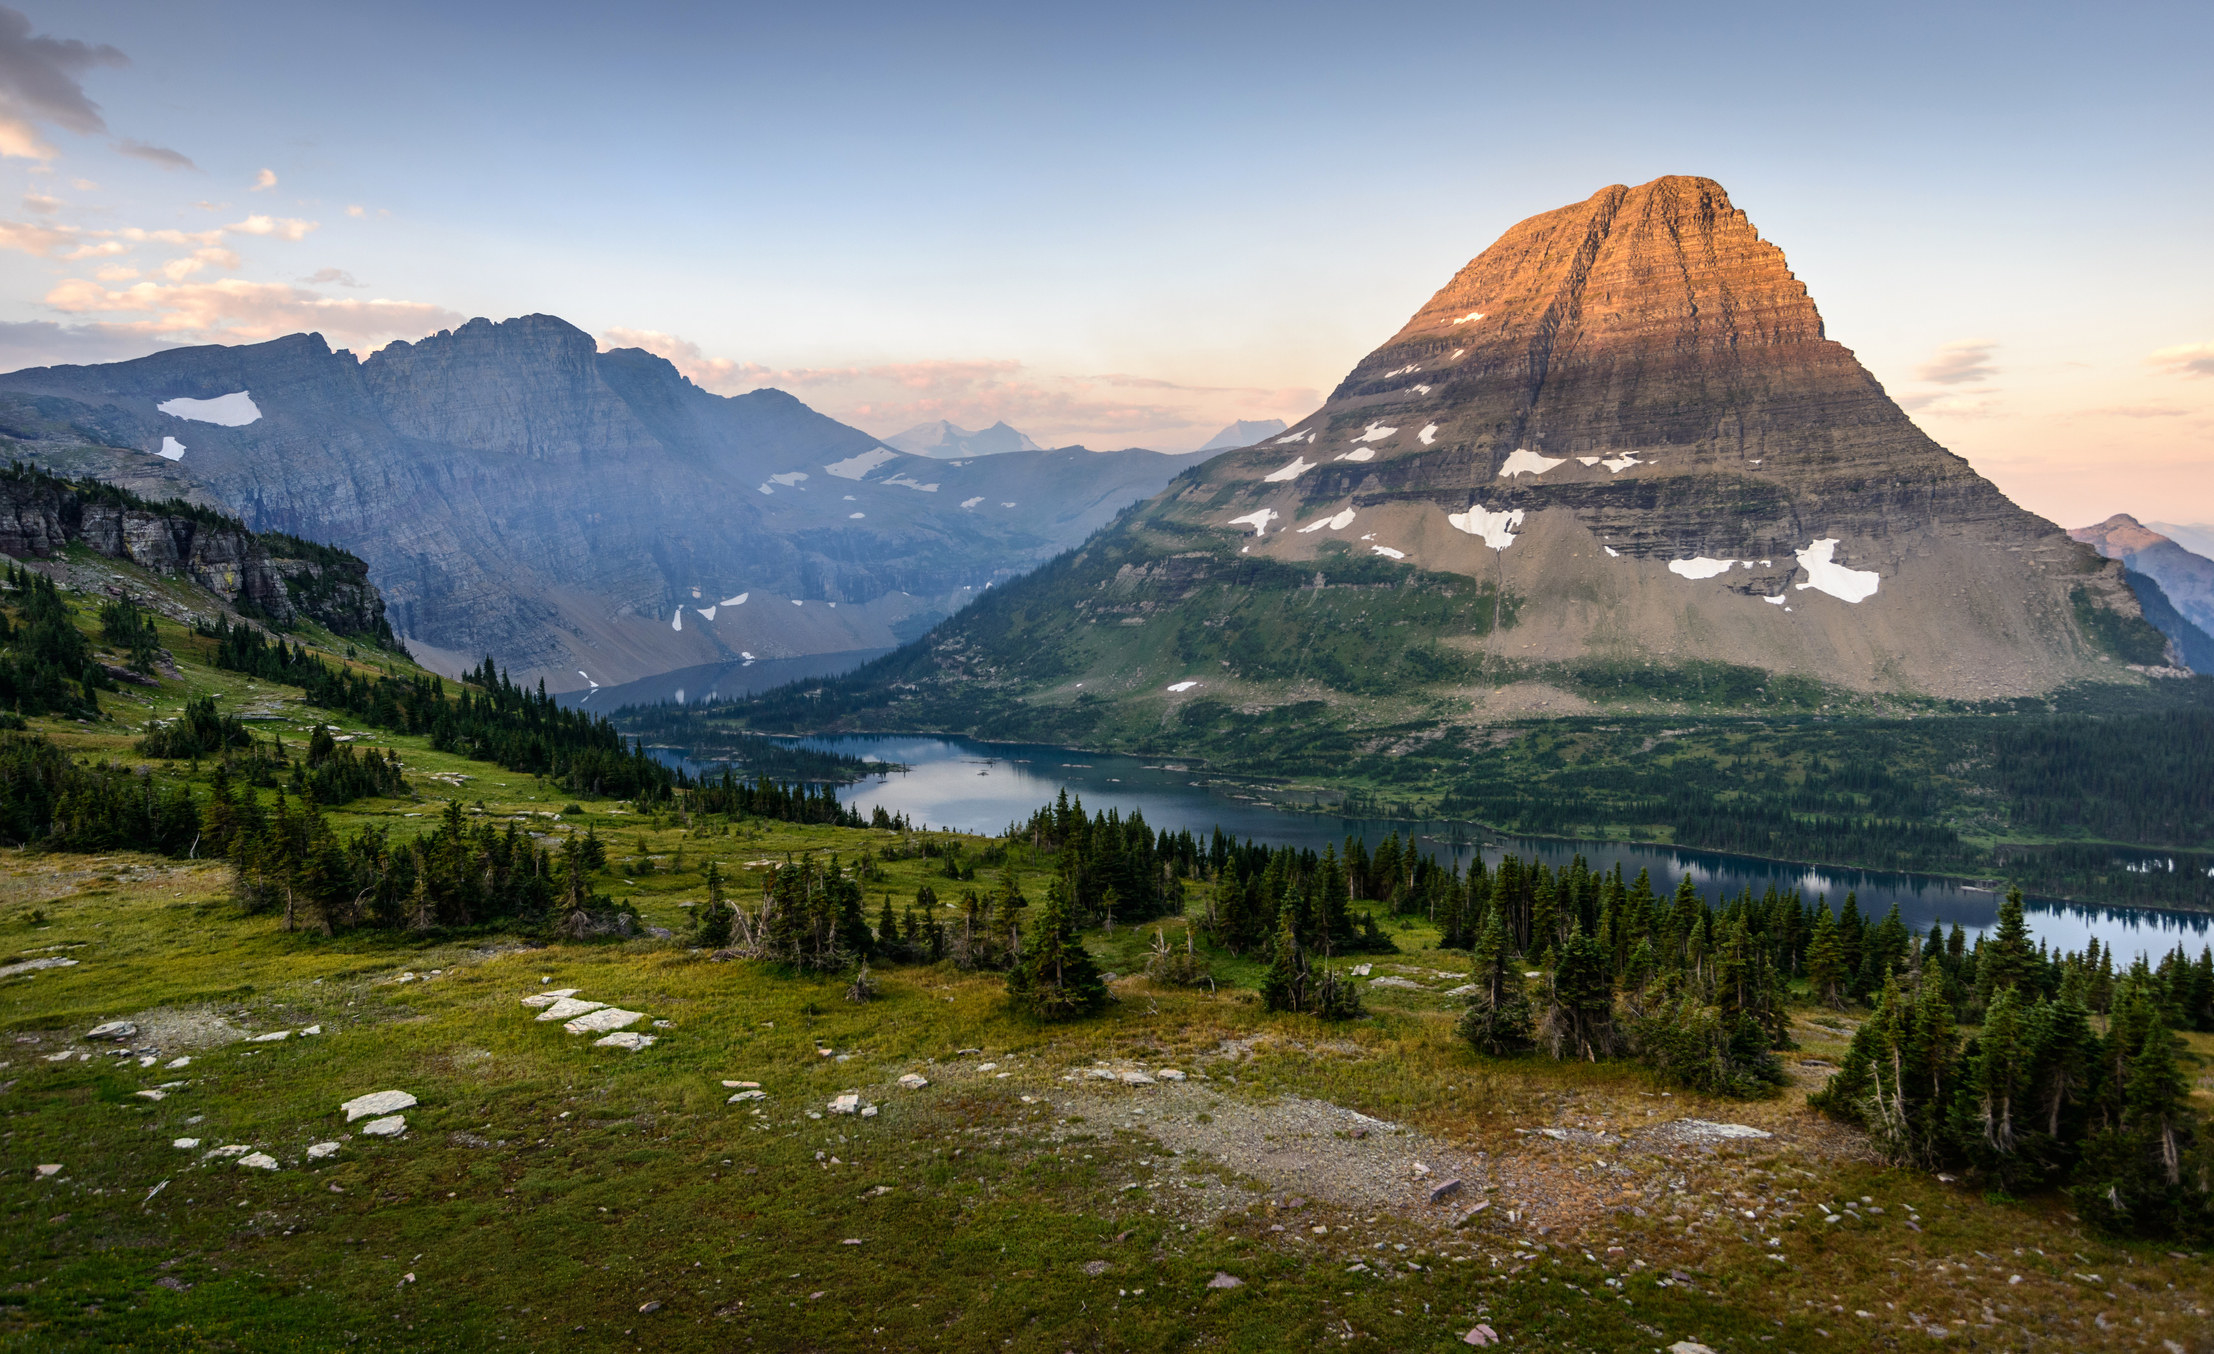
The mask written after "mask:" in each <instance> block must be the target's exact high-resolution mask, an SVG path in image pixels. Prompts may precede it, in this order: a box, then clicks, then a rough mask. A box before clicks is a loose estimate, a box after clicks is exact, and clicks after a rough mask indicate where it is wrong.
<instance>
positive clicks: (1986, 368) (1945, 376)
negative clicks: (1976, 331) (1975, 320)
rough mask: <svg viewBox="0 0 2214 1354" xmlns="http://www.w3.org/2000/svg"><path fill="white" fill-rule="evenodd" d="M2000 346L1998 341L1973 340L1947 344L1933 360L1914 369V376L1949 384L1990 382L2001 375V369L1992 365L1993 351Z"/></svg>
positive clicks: (1917, 378)
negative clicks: (1999, 372)
mask: <svg viewBox="0 0 2214 1354" xmlns="http://www.w3.org/2000/svg"><path fill="white" fill-rule="evenodd" d="M1998 347H1999V345H1998V344H1996V343H1989V342H1984V341H1981V340H1973V339H1968V340H1962V341H1960V342H1958V343H1948V344H1945V345H1944V346H1943V347H1941V348H1939V349H1938V350H1937V352H1936V353H1935V354H1934V355H1932V356H1931V358H1930V360H1929V361H1927V362H1924V363H1923V364H1922V365H1921V366H1919V367H1916V368H1915V369H1914V379H1915V380H1917V381H1929V382H1931V383H1933V384H1936V385H1948V386H1952V385H1968V384H1972V383H1974V382H1977V381H1988V380H1990V379H1991V378H1992V377H1993V376H1995V375H1997V374H1998V368H1996V367H1994V366H1992V365H1991V354H1992V353H1994V352H1996V351H1997V350H1998Z"/></svg>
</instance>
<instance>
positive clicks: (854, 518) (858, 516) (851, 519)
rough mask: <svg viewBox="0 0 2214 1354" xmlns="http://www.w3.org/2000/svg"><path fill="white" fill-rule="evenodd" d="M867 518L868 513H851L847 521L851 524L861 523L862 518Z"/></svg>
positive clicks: (848, 514) (847, 516)
mask: <svg viewBox="0 0 2214 1354" xmlns="http://www.w3.org/2000/svg"><path fill="white" fill-rule="evenodd" d="M867 516H868V514H867V513H865V512H849V513H847V514H846V520H847V521H849V522H858V521H860V520H861V519H862V518H864V517H867Z"/></svg>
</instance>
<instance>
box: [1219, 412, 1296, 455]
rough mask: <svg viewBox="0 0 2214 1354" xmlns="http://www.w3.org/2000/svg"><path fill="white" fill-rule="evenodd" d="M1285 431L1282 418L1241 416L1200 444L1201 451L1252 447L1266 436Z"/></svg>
mask: <svg viewBox="0 0 2214 1354" xmlns="http://www.w3.org/2000/svg"><path fill="white" fill-rule="evenodd" d="M1282 431H1284V420H1282V419H1280V418H1241V419H1239V420H1238V421H1237V422H1235V423H1233V424H1231V425H1230V426H1229V427H1227V428H1224V429H1223V430H1222V431H1221V432H1219V433H1216V434H1215V435H1214V436H1213V437H1210V438H1208V439H1207V440H1206V441H1205V442H1202V443H1200V444H1199V449H1200V450H1201V451H1228V450H1230V449H1231V448H1233V447H1250V446H1252V445H1253V444H1254V443H1255V442H1258V441H1260V440H1261V439H1262V438H1264V437H1274V436H1276V434H1278V433H1280V432H1282Z"/></svg>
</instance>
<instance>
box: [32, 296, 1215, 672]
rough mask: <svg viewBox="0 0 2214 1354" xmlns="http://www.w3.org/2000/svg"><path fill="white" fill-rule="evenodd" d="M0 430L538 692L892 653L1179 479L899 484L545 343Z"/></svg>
mask: <svg viewBox="0 0 2214 1354" xmlns="http://www.w3.org/2000/svg"><path fill="white" fill-rule="evenodd" d="M241 394H243V395H244V396H245V397H246V402H245V403H241V402H239V401H235V400H234V401H233V402H232V403H231V404H229V405H226V406H224V408H225V409H226V410H229V411H230V412H229V413H226V414H224V415H222V416H224V417H230V418H233V419H236V418H238V417H241V416H242V415H243V413H244V412H245V411H246V410H248V409H250V412H251V417H248V418H246V419H245V421H243V422H235V421H234V422H231V423H220V422H210V421H208V419H209V418H210V417H213V416H215V415H214V414H212V413H211V411H210V410H209V408H208V407H207V406H202V405H192V404H179V403H178V401H179V400H180V399H182V400H186V401H206V400H219V399H222V398H223V397H226V396H238V395H241ZM0 425H4V428H0V430H5V431H9V432H13V433H15V434H16V436H17V440H18V441H19V443H21V444H23V445H25V446H27V447H28V448H29V449H30V450H32V451H35V452H36V453H37V455H38V457H39V459H40V460H41V462H42V463H44V464H47V465H49V466H50V467H51V468H56V469H64V470H67V471H69V472H71V473H96V474H98V475H100V476H101V477H103V478H107V479H110V480H113V481H116V482H123V483H134V484H150V483H162V484H164V485H167V484H171V483H175V484H180V485H182V486H187V487H188V489H189V491H190V492H195V493H203V494H205V495H206V496H207V497H208V498H209V499H211V500H212V501H214V502H217V503H220V504H222V505H223V506H224V507H225V508H227V509H229V510H231V511H234V512H236V513H238V514H239V515H240V516H241V517H242V518H244V519H245V521H246V522H247V523H248V524H249V525H250V526H252V527H254V528H256V529H259V530H277V531H283V532H288V533H291V534H294V535H297V536H301V537H305V538H310V539H314V540H326V541H332V542H335V543H337V544H340V545H342V546H345V547H346V548H348V549H351V550H354V551H356V552H358V553H359V554H360V555H361V556H362V557H363V558H365V559H367V560H368V561H369V564H370V568H371V576H372V577H373V578H374V579H375V580H376V582H377V583H378V585H379V586H380V587H381V588H382V589H383V591H384V593H385V596H386V597H387V598H388V599H389V602H390V605H391V608H392V617H393V622H394V624H395V627H396V628H397V629H399V630H400V631H401V632H402V633H403V634H404V635H405V636H406V637H407V638H408V640H409V643H410V647H412V648H414V649H415V650H416V652H417V654H418V656H420V657H423V658H424V659H425V660H426V661H429V662H431V663H433V664H434V665H444V666H446V667H449V668H451V669H454V670H458V669H459V668H461V667H463V666H469V665H473V664H474V663H475V662H476V661H477V660H478V659H479V658H481V657H482V656H483V655H484V654H486V653H490V654H492V655H494V656H495V657H497V658H498V659H499V661H500V662H501V663H502V665H503V666H505V667H507V668H508V670H509V671H511V672H512V673H514V674H515V675H516V676H517V677H518V678H519V679H524V680H537V679H541V678H542V679H544V680H545V681H546V682H547V685H548V686H549V687H550V688H551V689H554V690H567V689H574V688H580V687H583V686H586V685H588V684H591V683H613V682H618V681H624V680H629V679H633V678H637V677H641V676H646V675H649V674H652V673H657V672H664V671H668V670H671V669H675V668H681V667H688V666H695V665H699V664H704V663H714V662H722V661H743V660H744V658H745V657H747V656H749V655H757V656H760V657H785V656H791V655H794V654H801V653H815V652H824V651H828V650H838V649H864V648H874V647H883V646H888V645H890V644H893V643H896V642H898V641H899V640H900V639H903V638H905V637H907V634H908V633H911V631H909V630H908V629H907V627H909V626H911V625H913V624H915V623H917V622H919V621H921V620H924V619H926V618H933V617H936V616H940V615H943V614H946V613H949V612H952V611H954V610H956V609H957V608H958V607H959V606H961V605H962V604H963V603H964V602H965V601H966V600H967V599H968V598H970V597H973V596H974V595H976V594H977V593H978V592H980V591H981V590H983V589H985V588H987V587H989V586H992V585H994V584H995V583H1003V582H1005V581H1006V580H1008V579H1010V578H1012V577H1014V576H1015V575H1016V574H1018V573H1020V572H1021V571H1023V570H1026V569H1029V568H1031V567H1034V566H1035V565H1036V564H1038V563H1039V562H1041V561H1043V560H1045V559H1047V558H1050V557H1051V556H1052V555H1053V554H1055V553H1057V552H1059V551H1061V550H1063V549H1065V548H1067V547H1068V546H1069V545H1071V544H1074V543H1075V542H1076V541H1078V540H1081V539H1082V538H1083V537H1084V536H1085V535H1088V534H1089V533H1090V532H1091V531H1093V530H1095V529H1096V528H1097V527H1098V526H1100V525H1101V524H1103V523H1104V522H1105V521H1106V520H1107V519H1108V518H1109V517H1111V516H1112V515H1113V513H1114V512H1115V511H1117V510H1119V509H1120V508H1122V507H1124V506H1126V505H1128V504H1129V503H1132V502H1135V501H1137V500H1138V499H1141V498H1144V497H1145V496H1146V495H1148V494H1150V493H1152V492H1154V491H1155V490H1157V489H1158V488H1159V487H1160V486H1161V485H1162V484H1164V483H1166V482H1167V480H1168V478H1169V477H1170V475H1172V474H1173V473H1174V472H1175V470H1176V469H1177V468H1178V467H1179V463H1178V462H1177V461H1176V460H1175V459H1174V458H1171V457H1166V456H1160V455H1156V454H1155V453H1151V452H1118V453H1109V454H1101V455H1090V454H1086V453H1066V452H1036V451H1032V452H1020V453H1013V454H1009V455H1002V456H996V457H993V458H991V460H990V461H989V462H988V463H987V464H982V465H980V464H977V463H974V462H969V461H934V460H929V459H926V458H923V457H915V456H908V455H905V454H902V453H899V452H895V451H893V450H891V449H889V448H886V447H884V446H882V445H881V444H880V443H878V442H877V441H876V440H875V439H874V438H872V437H870V436H869V435H868V434H866V433H863V432H861V431H859V430H858V429H855V428H850V427H847V426H846V425H844V424H841V423H838V422H836V421H835V420H833V419H829V418H825V417H824V416H822V415H820V414H817V413H816V412H814V411H813V410H811V409H809V408H807V406H805V405H804V404H802V403H800V402H799V401H798V400H796V399H793V398H792V397H791V396H789V395H786V394H784V393H782V392H780V391H774V390H764V391H756V392H754V393H751V394H748V395H743V396H739V397H737V398H733V399H726V398H723V397H720V396H716V395H711V394H709V393H707V392H706V391H703V390H701V389H699V388H698V387H696V386H694V385H692V384H690V383H689V382H687V381H685V380H684V379H683V378H682V377H681V376H680V375H678V373H677V372H676V370H675V368H673V367H672V366H670V365H669V364H668V363H667V362H666V361H664V360H662V359H661V358H658V357H654V356H652V355H651V354H648V353H644V352H641V351H638V350H635V349H629V350H617V351H614V352H607V353H601V352H598V351H597V350H596V348H595V345H594V343H593V341H592V339H591V337H590V336H589V335H587V334H585V333H583V332H582V331H581V330H578V329H577V328H575V327H574V326H572V325H569V324H567V323H565V322H563V321H561V320H558V319H555V318H553V317H551V316H544V315H532V316H525V317H523V318H521V319H516V320H509V321H506V322H504V323H500V324H494V323H491V322H490V321H486V320H474V321H471V322H470V323H469V324H466V325H463V326H462V327H460V328H458V329H455V330H453V331H451V332H445V333H440V334H438V335H435V336H433V337H431V338H427V339H424V340H422V341H421V342H418V343H412V344H409V343H397V344H393V345H391V346H390V347H387V348H385V349H383V350H381V351H379V352H378V353H376V354H375V355H374V356H372V357H370V358H369V359H368V360H367V361H361V360H358V359H357V358H356V357H355V356H354V355H353V354H351V353H347V352H335V353H334V352H332V351H331V350H330V349H329V348H328V347H327V346H326V345H325V344H324V342H323V340H322V339H321V337H320V336H317V335H312V334H302V335H293V336H291V337H288V338H283V339H278V340H275V341H273V342H270V343H264V344H256V345H251V346H246V347H235V348H229V347H204V348H187V349H178V350H173V351H170V352H164V353H157V354H155V355H153V356H151V357H146V358H141V359H139V360H137V361H134V362H122V363H113V364H109V365H105V366H97V367H53V368H40V369H34V370H29V371H21V372H16V373H13V374H11V375H8V376H5V377H0ZM103 448H105V450H103ZM115 448H122V449H123V450H115ZM172 458H173V459H172Z"/></svg>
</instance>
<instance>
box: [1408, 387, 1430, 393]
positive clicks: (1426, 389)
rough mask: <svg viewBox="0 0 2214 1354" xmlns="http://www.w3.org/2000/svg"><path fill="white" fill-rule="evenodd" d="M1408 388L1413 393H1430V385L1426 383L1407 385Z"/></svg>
mask: <svg viewBox="0 0 2214 1354" xmlns="http://www.w3.org/2000/svg"><path fill="white" fill-rule="evenodd" d="M1409 389H1411V390H1413V391H1414V393H1415V394H1417V395H1427V394H1429V393H1430V387H1428V386H1426V385H1417V386H1411V387H1409Z"/></svg>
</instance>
